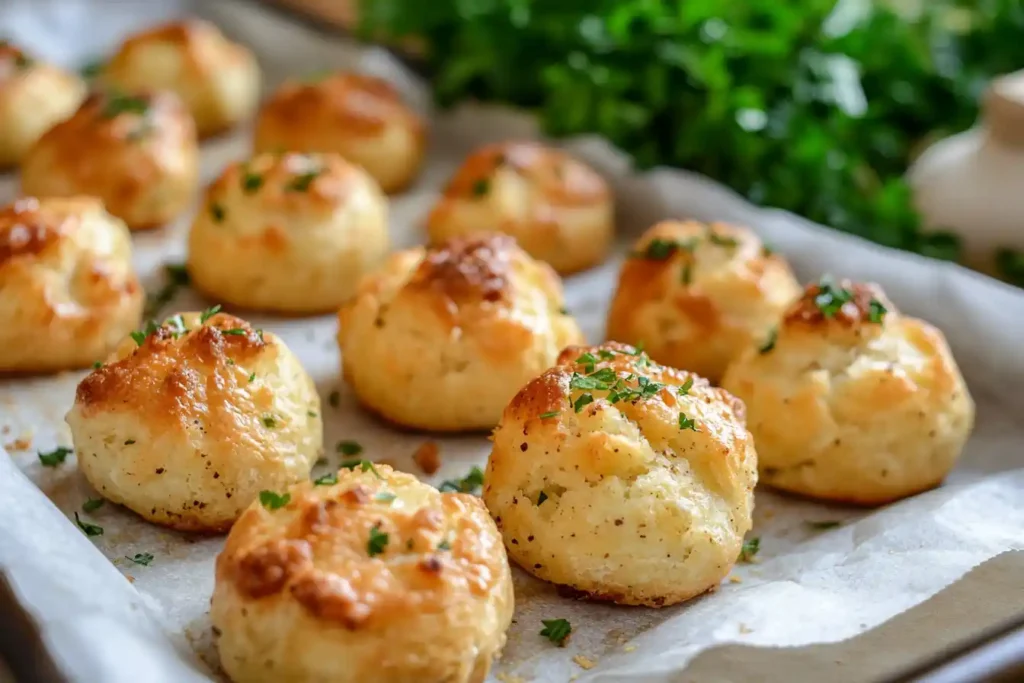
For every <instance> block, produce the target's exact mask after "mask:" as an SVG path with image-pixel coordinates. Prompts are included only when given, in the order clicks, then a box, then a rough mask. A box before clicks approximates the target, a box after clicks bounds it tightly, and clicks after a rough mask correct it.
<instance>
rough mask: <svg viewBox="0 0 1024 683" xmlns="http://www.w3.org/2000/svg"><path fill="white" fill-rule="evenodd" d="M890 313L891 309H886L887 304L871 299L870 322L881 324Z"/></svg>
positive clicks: (869, 307) (869, 308) (869, 306)
mask: <svg viewBox="0 0 1024 683" xmlns="http://www.w3.org/2000/svg"><path fill="white" fill-rule="evenodd" d="M888 312H889V309H887V308H886V307H885V304H883V303H882V302H881V301H879V300H878V299H871V303H869V304H868V322H870V323H880V322H882V320H884V319H885V314H886V313H888Z"/></svg>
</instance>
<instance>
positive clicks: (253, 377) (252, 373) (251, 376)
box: [249, 372, 256, 382]
mask: <svg viewBox="0 0 1024 683" xmlns="http://www.w3.org/2000/svg"><path fill="white" fill-rule="evenodd" d="M254 379H256V373H255V372H251V373H249V381H250V382H252V381H253V380H254Z"/></svg>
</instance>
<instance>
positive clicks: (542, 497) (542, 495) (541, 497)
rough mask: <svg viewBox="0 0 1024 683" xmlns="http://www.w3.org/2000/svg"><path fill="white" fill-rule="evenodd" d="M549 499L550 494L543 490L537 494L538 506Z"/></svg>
mask: <svg viewBox="0 0 1024 683" xmlns="http://www.w3.org/2000/svg"><path fill="white" fill-rule="evenodd" d="M547 499H548V494H546V493H544V492H543V491H541V492H540V495H538V496H537V506H538V507H539V506H540V505H541V504H542V503H543V502H544V501H545V500H547Z"/></svg>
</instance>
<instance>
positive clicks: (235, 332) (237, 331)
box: [220, 327, 245, 337]
mask: <svg viewBox="0 0 1024 683" xmlns="http://www.w3.org/2000/svg"><path fill="white" fill-rule="evenodd" d="M220 333H221V334H226V335H228V336H229V337H244V336H245V330H243V329H242V328H241V327H232V328H230V329H227V330H221V331H220Z"/></svg>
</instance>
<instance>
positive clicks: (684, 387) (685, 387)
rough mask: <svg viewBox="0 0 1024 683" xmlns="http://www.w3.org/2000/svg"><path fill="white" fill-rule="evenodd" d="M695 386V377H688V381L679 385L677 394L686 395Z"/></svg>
mask: <svg viewBox="0 0 1024 683" xmlns="http://www.w3.org/2000/svg"><path fill="white" fill-rule="evenodd" d="M692 388H693V377H687V378H686V381H685V382H683V383H682V384H680V385H679V389H677V390H676V394H678V395H679V396H686V395H687V394H689V393H690V389H692Z"/></svg>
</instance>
